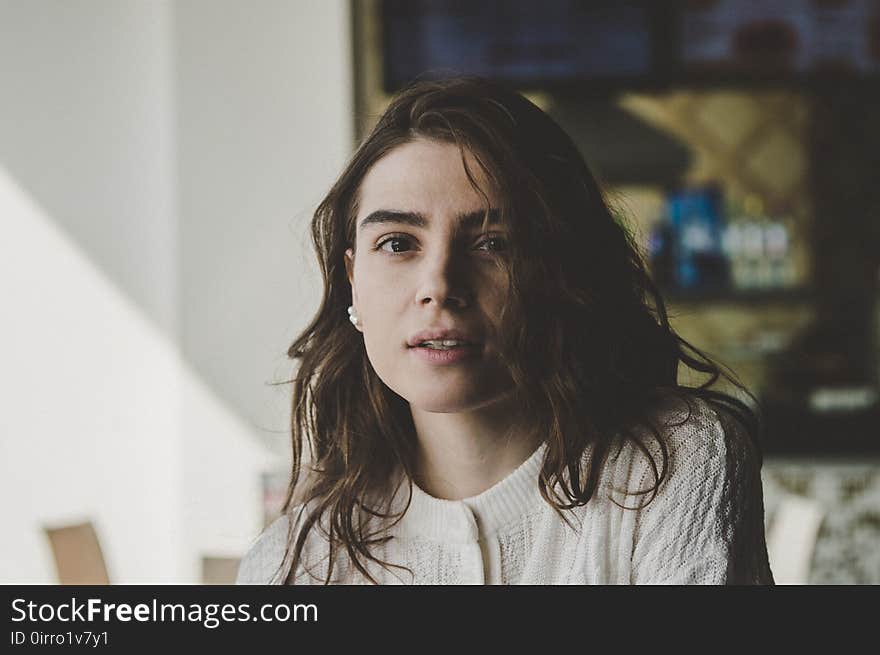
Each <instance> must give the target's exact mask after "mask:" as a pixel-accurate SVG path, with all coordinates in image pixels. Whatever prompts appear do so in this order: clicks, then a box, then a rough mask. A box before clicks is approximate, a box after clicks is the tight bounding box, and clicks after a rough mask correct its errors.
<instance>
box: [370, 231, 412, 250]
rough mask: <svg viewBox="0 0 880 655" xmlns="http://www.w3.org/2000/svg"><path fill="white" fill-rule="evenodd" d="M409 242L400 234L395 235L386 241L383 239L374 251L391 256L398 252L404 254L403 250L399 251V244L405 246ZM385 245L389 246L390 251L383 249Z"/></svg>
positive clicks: (407, 238)
mask: <svg viewBox="0 0 880 655" xmlns="http://www.w3.org/2000/svg"><path fill="white" fill-rule="evenodd" d="M409 242H410V239H409V237H406V236H403V235H401V234H396V235H393V236H390V237H388V238H387V239H383V240H382V241H380V242H379V243H377V244H376V248H375V250H384V251H385V252H388V253H392V254H393V253H398V252H405V250H401V245H400V244H404V245H405V244H408V243H409ZM386 243H390V244H391V250H388V249H387V248H385V247H384V246H385V244H386ZM395 244H396V245H395Z"/></svg>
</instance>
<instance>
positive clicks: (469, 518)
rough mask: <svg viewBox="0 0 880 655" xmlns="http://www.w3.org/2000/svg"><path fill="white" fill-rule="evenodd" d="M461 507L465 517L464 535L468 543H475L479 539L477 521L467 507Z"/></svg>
mask: <svg viewBox="0 0 880 655" xmlns="http://www.w3.org/2000/svg"><path fill="white" fill-rule="evenodd" d="M463 507H464V515H465V526H464V530H465V534H466V535H467V538H468V541H471V542H477V541H479V539H480V528H479V526H478V525H477V519H476V517H474V513H473V512H472V511H471V509H470V508H469V507H468V506H467V505H464V506H463Z"/></svg>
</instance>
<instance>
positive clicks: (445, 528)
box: [395, 442, 547, 543]
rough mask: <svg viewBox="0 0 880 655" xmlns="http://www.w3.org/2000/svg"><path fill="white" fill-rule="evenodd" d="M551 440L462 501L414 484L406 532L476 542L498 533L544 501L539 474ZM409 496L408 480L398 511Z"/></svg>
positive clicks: (402, 525) (404, 526) (404, 520)
mask: <svg viewBox="0 0 880 655" xmlns="http://www.w3.org/2000/svg"><path fill="white" fill-rule="evenodd" d="M546 450H547V442H542V443H541V445H540V446H538V448H537V449H536V450H535V451H534V452H533V453H532V454H531V455H530V456H529V457H528V459H526V460H525V461H524V462H523V463H522V464H520V465H519V466H518V467H517V468H516V469H514V470H513V471H512V472H510V473H509V474H508V475H507V476H506V477H504V478H503V479H502V480H500V481H498V482H496V483H495V484H494V485H492V486H491V487H489V488H488V489H486V490H485V491H483V492H481V493H479V494H477V495H476V496H471V497H469V498H463V499H461V500H445V499H443V498H435V497H434V496H431V495H430V494H428V493H427V492H425V491H424V490H422V489H421V488H420V487H419V486H418V485H416V484H415V482H413V483H412V500H411V502H410V506H409V508H408V509H407V511H406V514H405V515H404V517H403V518H402V519H401V521H400V523H399V524H398V525H399V528H400V532H401V534H402V535H408V536H410V537H421V538H426V539H431V540H434V541H446V542H455V543H461V542H476V541H478V540H479V538H480V537H484V536H487V535H491V534H495V533H497V532H498V531H499V530H500V529H501V528H503V527H504V526H506V525H509V524H510V523H513V522H515V521H517V520H518V519H521V518H522V517H523V516H525V515H526V514H528V513H530V512H531V511H534V510H535V509H536V508H538V507H540V506H541V504H543V503H544V499H543V498H542V497H541V493H540V490H539V488H538V476H539V473H540V471H541V466H542V464H543V462H544V453H545V451H546ZM408 495H409V484H407V480H406V479H404V480H403V483H402V484H401V485H400V486H399V488H398V492H397V494H396V496H395V501H396V502H397V503H402V504H398V505H397V507H398V510H397V511H399V510H400V509H403V507H404V506H405V504H406V500H407V497H408Z"/></svg>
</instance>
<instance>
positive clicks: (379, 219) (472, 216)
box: [361, 207, 501, 230]
mask: <svg viewBox="0 0 880 655" xmlns="http://www.w3.org/2000/svg"><path fill="white" fill-rule="evenodd" d="M486 213H487V212H486V211H484V210H482V209H478V210H476V211H472V212H465V213H464V214H459V215H458V216H457V218H456V220H457V221H458V226H457V229H459V230H461V229H472V228H476V227H480V226H482V224H483V218H484V217H485V215H486ZM488 214H489V217H488V218H489V223H490V224H498V223H500V222H501V215H500V213H499V211H498V210H497V209H496V208H494V207H493V208H491V209H489V211H488ZM428 222H429V221H428V219H427V218H426V217H425V215H424V214H422V213H421V212H408V211H400V210H396V209H377V210H376V211H374V212H371V213H370V214H369V215H368V216H367V217H366V218H364V219H363V220H362V221H361V229H364V228H365V227H367V226H368V225H373V224H385V223H401V224H404V225H411V226H412V227H427V225H428Z"/></svg>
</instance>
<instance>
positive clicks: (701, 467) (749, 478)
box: [237, 399, 773, 585]
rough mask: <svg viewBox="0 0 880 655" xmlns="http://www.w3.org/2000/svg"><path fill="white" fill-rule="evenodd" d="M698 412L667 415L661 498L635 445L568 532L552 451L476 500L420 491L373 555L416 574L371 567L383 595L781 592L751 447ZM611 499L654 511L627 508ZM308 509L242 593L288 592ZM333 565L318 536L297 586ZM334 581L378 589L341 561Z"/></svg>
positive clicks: (257, 558) (249, 559) (271, 543)
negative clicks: (709, 588) (389, 590)
mask: <svg viewBox="0 0 880 655" xmlns="http://www.w3.org/2000/svg"><path fill="white" fill-rule="evenodd" d="M693 405H694V411H693V412H692V413H691V415H690V417H689V418H688V410H687V408H686V407H684V406H683V405H681V404H679V405H678V406H676V407H675V408H674V409H673V408H670V407H667V408H666V409H665V410H664V411H663V412H662V413H661V414H660V416H661V420H660V423H659V424H658V428H660V430H661V433H662V434H663V436H664V439H665V442H666V444H667V448H668V452H669V462H668V467H669V470H668V474H667V477H666V478H665V479H664V481H663V483H662V484H661V486H660V490H659V492H658V494H657V496H656V498H654V500H653V501H651V502H650V503H648V504H647V505H645V503H646V501H647V500H648V499H650V498H651V494H647V495H635V494H633V493H631V492H633V491H638V490H646V489H650V488H651V487H652V486H653V484H654V476H653V473H652V471H651V466H650V462H649V460H648V458H647V457H646V456H645V455H644V453H642V452H641V451H640V450H639V449H638V447H637V446H635V445H634V444H631V443H624V445H623V447H622V448H620V449H619V448H618V447H616V446H615V447H614V448H612V450H611V452H610V454H609V457H608V459H607V460H606V463H605V466H604V468H603V471H602V475H601V477H600V482H599V487H598V488H597V490H596V493H595V495H594V496H593V498H592V499H591V500H590V501H589V502H588V503H587V504H586V505H584V506H581V507H578V508H575V509H573V510H566V512H567V515H568V517H569V520H570V523H571V526H569V525H567V524H566V523H565V522H564V521H563V520H562V519H561V518H560V517H559V515H558V514H557V513H556V512H555V511H554V510H553V508H552V507H551V506H550V505H548V504H547V502H546V501H544V499H543V498H542V497H541V495H540V492H539V488H538V475H539V472H540V470H541V466H542V464H543V457H544V452H545V451H546V448H547V445H546V443H545V444H542V445H541V446H540V447H539V448H538V449H537V450H536V451H535V452H534V453H533V454H532V455H531V456H530V457H529V458H528V459H527V460H526V461H525V462H523V463H522V464H521V465H520V466H519V467H518V468H517V469H516V470H514V471H513V472H511V473H510V474H509V475H508V476H507V477H505V478H504V479H503V480H501V481H500V482H498V483H496V484H495V485H494V486H492V487H491V488H489V489H487V490H486V491H484V492H482V493H480V494H478V495H476V496H473V497H471V498H465V499H463V500H455V501H453V500H443V499H439V498H434V497H432V496H430V495H428V494H427V493H425V492H424V491H422V490H421V489H420V488H419V487H418V486H416V485H413V486H412V492H413V495H412V500H411V503H410V506H409V508H408V509H407V511H406V514H405V515H404V517H403V519H402V520H401V521H400V522H399V523H398V524H397V525H396V526H394V527H393V528H391V529H390V531H389V532H388V533H387V534H390V535H391V536H392V537H393V538H392V539H391V540H390V541H389V542H388V543H385V544H382V545H379V546H376V547H375V550H374V551H373V552H374V553H375V554H376V555H377V556H378V557H379V558H380V559H383V560H385V561H389V562H391V563H393V564H400V565H403V566H405V567H407V568H408V569H410V570H411V572H412V573H410V572H409V571H406V570H403V569H399V568H395V567H391V569H390V570H388V569H384V568H382V567H380V566H379V565H378V564H376V563H375V562H367V563H366V566H367V569H368V570H369V571H370V573H371V574H372V575H373V576H374V577H375V578H376V579H377V580H378V581H379V582H380V583H381V584H442V585H446V584H772V583H773V577H772V574H771V572H770V566H769V564H768V560H767V548H766V545H765V540H764V506H763V496H762V489H761V478H760V466H759V464H758V461H757V456H756V453H755V452H754V450H753V446H752V445H751V444H750V442H749V441H748V438H747V437H746V435H744V434H743V433H742V432H741V431H739V430H738V429H737V424H736V423H735V422H733V421H731V420H730V419H729V417H728V416H727V414H726V413H718V412H716V411H715V410H714V409H713V408H712V407H711V406H710V405H709V404H708V403H706V402H704V401H702V400H699V399H697V400H695V401H694V403H693ZM685 419H687V420H686V421H685ZM683 421H684V422H683ZM676 424H680V425H676ZM645 434H648V433H647V432H645ZM644 442H645V444H646V445H647V446H648V448H649V450H650V451H651V452H652V454H653V456H654V459H655V461H656V462H657V466H658V468H659V467H660V466H662V457H661V454H660V449H659V446H657V445H656V442H655V440H653V439H651V438H646V439H644ZM584 457H585V458H589V457H590V449H589V448H588V449H587V451H586V452H585V454H584ZM408 488H409V485H408V484H403V485H401V486H400V488H399V490H398V492H397V494H396V495H395V496H394V498H393V500H392V503H393V504H392V507H393V508H399V509H402V508H403V507H404V506H405V503H406V500H407V496H408ZM626 490H629V491H630V493H629V494H625V493H624V492H625V491H626ZM612 500H613V501H616V503H618V504H620V505H624V506H625V507H638V506H640V505H645V506H644V507H642V508H640V509H634V510H633V509H624V508H621V507H619V506H618V505H616V504H615V502H612ZM298 510H299V508H295V509H294V510H293V513H292V514H285V515H283V516H281V517H280V518H278V519H277V520H275V521H274V522H273V523H272V524H271V525H270V526H269V527H268V528H267V529H266V530H265V532H263V534H262V535H261V536H260V537H259V538H258V539H257V541H256V543H255V544H254V545H253V546H252V547H251V549H250V550H249V551H248V553H247V554H246V555H245V557H244V558H243V559H242V562H241V565H240V568H239V573H238V579H237V582H238V584H275V583H278V582H279V581H280V576H279V571H280V569H279V566H280V565H281V563H282V559H283V557H284V553H285V547H286V546H287V543H288V540H289V539H290V538H291V536H293V535H294V534H295V533H296V530H297V529H298V528H299V525H298V522H297V520H296V517H297V515H298ZM322 520H323V519H322ZM325 525H326V524H325ZM327 553H328V545H327V543H326V538H325V537H323V536H322V535H321V534H319V531H316V530H315V529H314V528H313V529H312V531H311V533H310V534H309V537H308V539H307V541H306V548H305V549H304V554H305V558H304V563H303V564H302V565H300V566H298V567H297V572H296V575H295V578H294V584H323V581H324V578H325V576H326V573H327V561H328V560H327ZM331 583H333V584H369V581H368V580H367V579H366V578H365V577H364V576H363V575H362V574H360V573H359V572H358V571H357V570H356V569H354V567H352V566H351V564H350V562H349V561H348V560H347V558H346V556H345V553H344V552H342V553H339V554H338V555H337V558H336V561H335V562H334V569H333V577H332V578H331Z"/></svg>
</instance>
